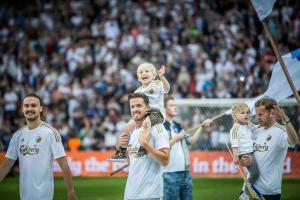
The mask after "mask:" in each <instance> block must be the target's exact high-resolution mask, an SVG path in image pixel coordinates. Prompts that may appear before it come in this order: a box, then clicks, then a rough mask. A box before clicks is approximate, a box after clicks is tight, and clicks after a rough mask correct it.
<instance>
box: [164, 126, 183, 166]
mask: <svg viewBox="0 0 300 200" xmlns="http://www.w3.org/2000/svg"><path fill="white" fill-rule="evenodd" d="M170 129H171V136H172V138H173V137H175V136H176V135H177V134H179V133H176V132H175V130H174V125H173V124H171V127H170ZM180 171H185V158H184V151H183V148H182V143H181V140H179V141H177V142H175V143H174V144H173V145H172V146H171V149H170V158H169V163H168V165H167V166H165V167H164V172H180Z"/></svg>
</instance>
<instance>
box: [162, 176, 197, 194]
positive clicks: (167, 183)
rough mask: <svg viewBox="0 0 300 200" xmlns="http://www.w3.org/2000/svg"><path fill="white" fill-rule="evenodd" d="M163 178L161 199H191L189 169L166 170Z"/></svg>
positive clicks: (191, 185) (191, 184)
mask: <svg viewBox="0 0 300 200" xmlns="http://www.w3.org/2000/svg"><path fill="white" fill-rule="evenodd" d="M163 178H164V197H163V200H177V199H181V200H192V199H193V190H192V188H193V181H192V176H191V173H190V171H181V172H166V173H164V174H163Z"/></svg>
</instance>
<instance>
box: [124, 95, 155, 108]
mask: <svg viewBox="0 0 300 200" xmlns="http://www.w3.org/2000/svg"><path fill="white" fill-rule="evenodd" d="M135 98H142V99H143V100H144V102H145V104H146V106H150V102H149V98H148V97H147V96H146V95H145V94H143V93H140V92H135V93H131V94H129V95H128V101H130V100H131V99H135Z"/></svg>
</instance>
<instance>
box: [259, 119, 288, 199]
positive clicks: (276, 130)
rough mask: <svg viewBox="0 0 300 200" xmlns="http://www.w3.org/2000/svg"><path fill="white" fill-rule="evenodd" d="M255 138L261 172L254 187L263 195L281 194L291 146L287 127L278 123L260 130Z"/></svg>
mask: <svg viewBox="0 0 300 200" xmlns="http://www.w3.org/2000/svg"><path fill="white" fill-rule="evenodd" d="M253 136H254V141H255V144H254V150H255V151H254V157H255V159H256V161H257V164H258V169H259V172H260V174H259V177H258V179H257V181H256V182H255V184H254V185H255V186H256V188H257V189H258V191H259V192H260V193H261V194H264V195H274V194H280V193H281V180H282V175H283V164H284V160H285V157H286V154H287V150H288V147H289V146H290V145H289V143H288V135H287V133H286V129H285V126H282V125H280V124H277V123H276V124H274V125H273V126H272V127H270V128H268V129H265V128H258V129H256V130H254V132H253Z"/></svg>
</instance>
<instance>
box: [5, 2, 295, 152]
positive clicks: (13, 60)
mask: <svg viewBox="0 0 300 200" xmlns="http://www.w3.org/2000/svg"><path fill="white" fill-rule="evenodd" d="M36 2H39V1H36ZM281 3H282V2H281V1H279V2H278V3H277V4H276V6H275V7H274V9H273V12H272V15H271V16H270V17H269V18H268V19H267V23H268V26H269V28H270V30H271V32H272V34H273V36H274V38H275V39H276V41H277V43H278V45H279V49H280V51H281V53H282V54H284V53H287V52H290V51H292V50H294V49H296V48H299V47H300V40H299V38H300V13H299V12H297V11H298V10H299V9H300V3H299V2H293V4H294V5H293V6H289V5H290V1H285V2H284V4H281ZM283 5H284V6H283ZM262 30H263V29H262V27H261V22H260V21H259V19H258V18H257V15H256V13H255V11H254V10H253V9H252V8H251V5H250V1H249V2H247V1H205V0H201V1H192V0H186V1H167V0H157V1H134V0H122V1H118V0H111V1H108V0H107V1H104V0H103V1H51V3H41V4H38V3H37V4H32V5H30V4H25V3H24V5H22V3H21V4H20V5H19V6H16V5H15V6H11V5H9V4H7V5H2V6H1V7H0V104H1V107H0V139H1V143H0V147H1V148H2V149H0V150H5V149H6V148H7V146H8V143H9V141H10V138H11V136H12V134H13V132H14V131H16V130H17V129H18V128H19V127H22V125H23V124H24V121H23V120H22V113H21V112H20V107H19V106H20V101H21V100H22V98H23V97H24V96H25V94H28V93H32V92H33V93H37V94H38V95H40V96H41V97H42V99H43V101H44V113H43V115H44V118H45V120H46V121H47V122H49V123H51V124H53V125H54V127H56V128H57V129H58V130H59V132H60V133H61V135H62V138H63V142H64V145H65V148H67V141H68V140H69V138H73V137H78V138H80V140H81V149H84V150H90V149H97V150H104V149H108V148H113V147H114V145H115V141H116V138H117V136H118V135H119V134H120V132H121V131H122V128H123V126H124V125H125V124H126V122H127V121H128V114H129V113H128V112H129V108H128V103H127V95H128V93H131V92H133V91H134V90H135V89H136V88H137V87H138V86H139V82H138V81H137V78H136V74H135V72H136V68H137V65H138V64H140V63H141V62H144V61H150V62H153V63H154V64H155V65H156V66H157V68H159V67H160V65H162V64H164V65H165V66H166V69H167V73H166V77H167V79H168V81H169V82H170V83H171V92H170V94H171V95H172V96H174V97H176V98H250V97H256V96H257V95H259V94H262V93H263V92H264V91H265V90H266V88H267V86H268V82H269V78H270V75H271V70H272V67H271V66H272V64H273V63H274V62H275V61H276V58H275V56H274V54H273V51H272V49H271V48H270V45H269V43H268V40H267V38H266V36H265V34H264V32H263V31H262ZM299 112H300V111H299ZM295 122H296V123H298V124H296V126H295V127H300V118H299V119H298V120H295ZM299 130H300V129H299ZM207 141H208V143H210V138H209V135H208V138H207ZM202 142H203V141H202ZM200 143H201V141H200Z"/></svg>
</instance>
